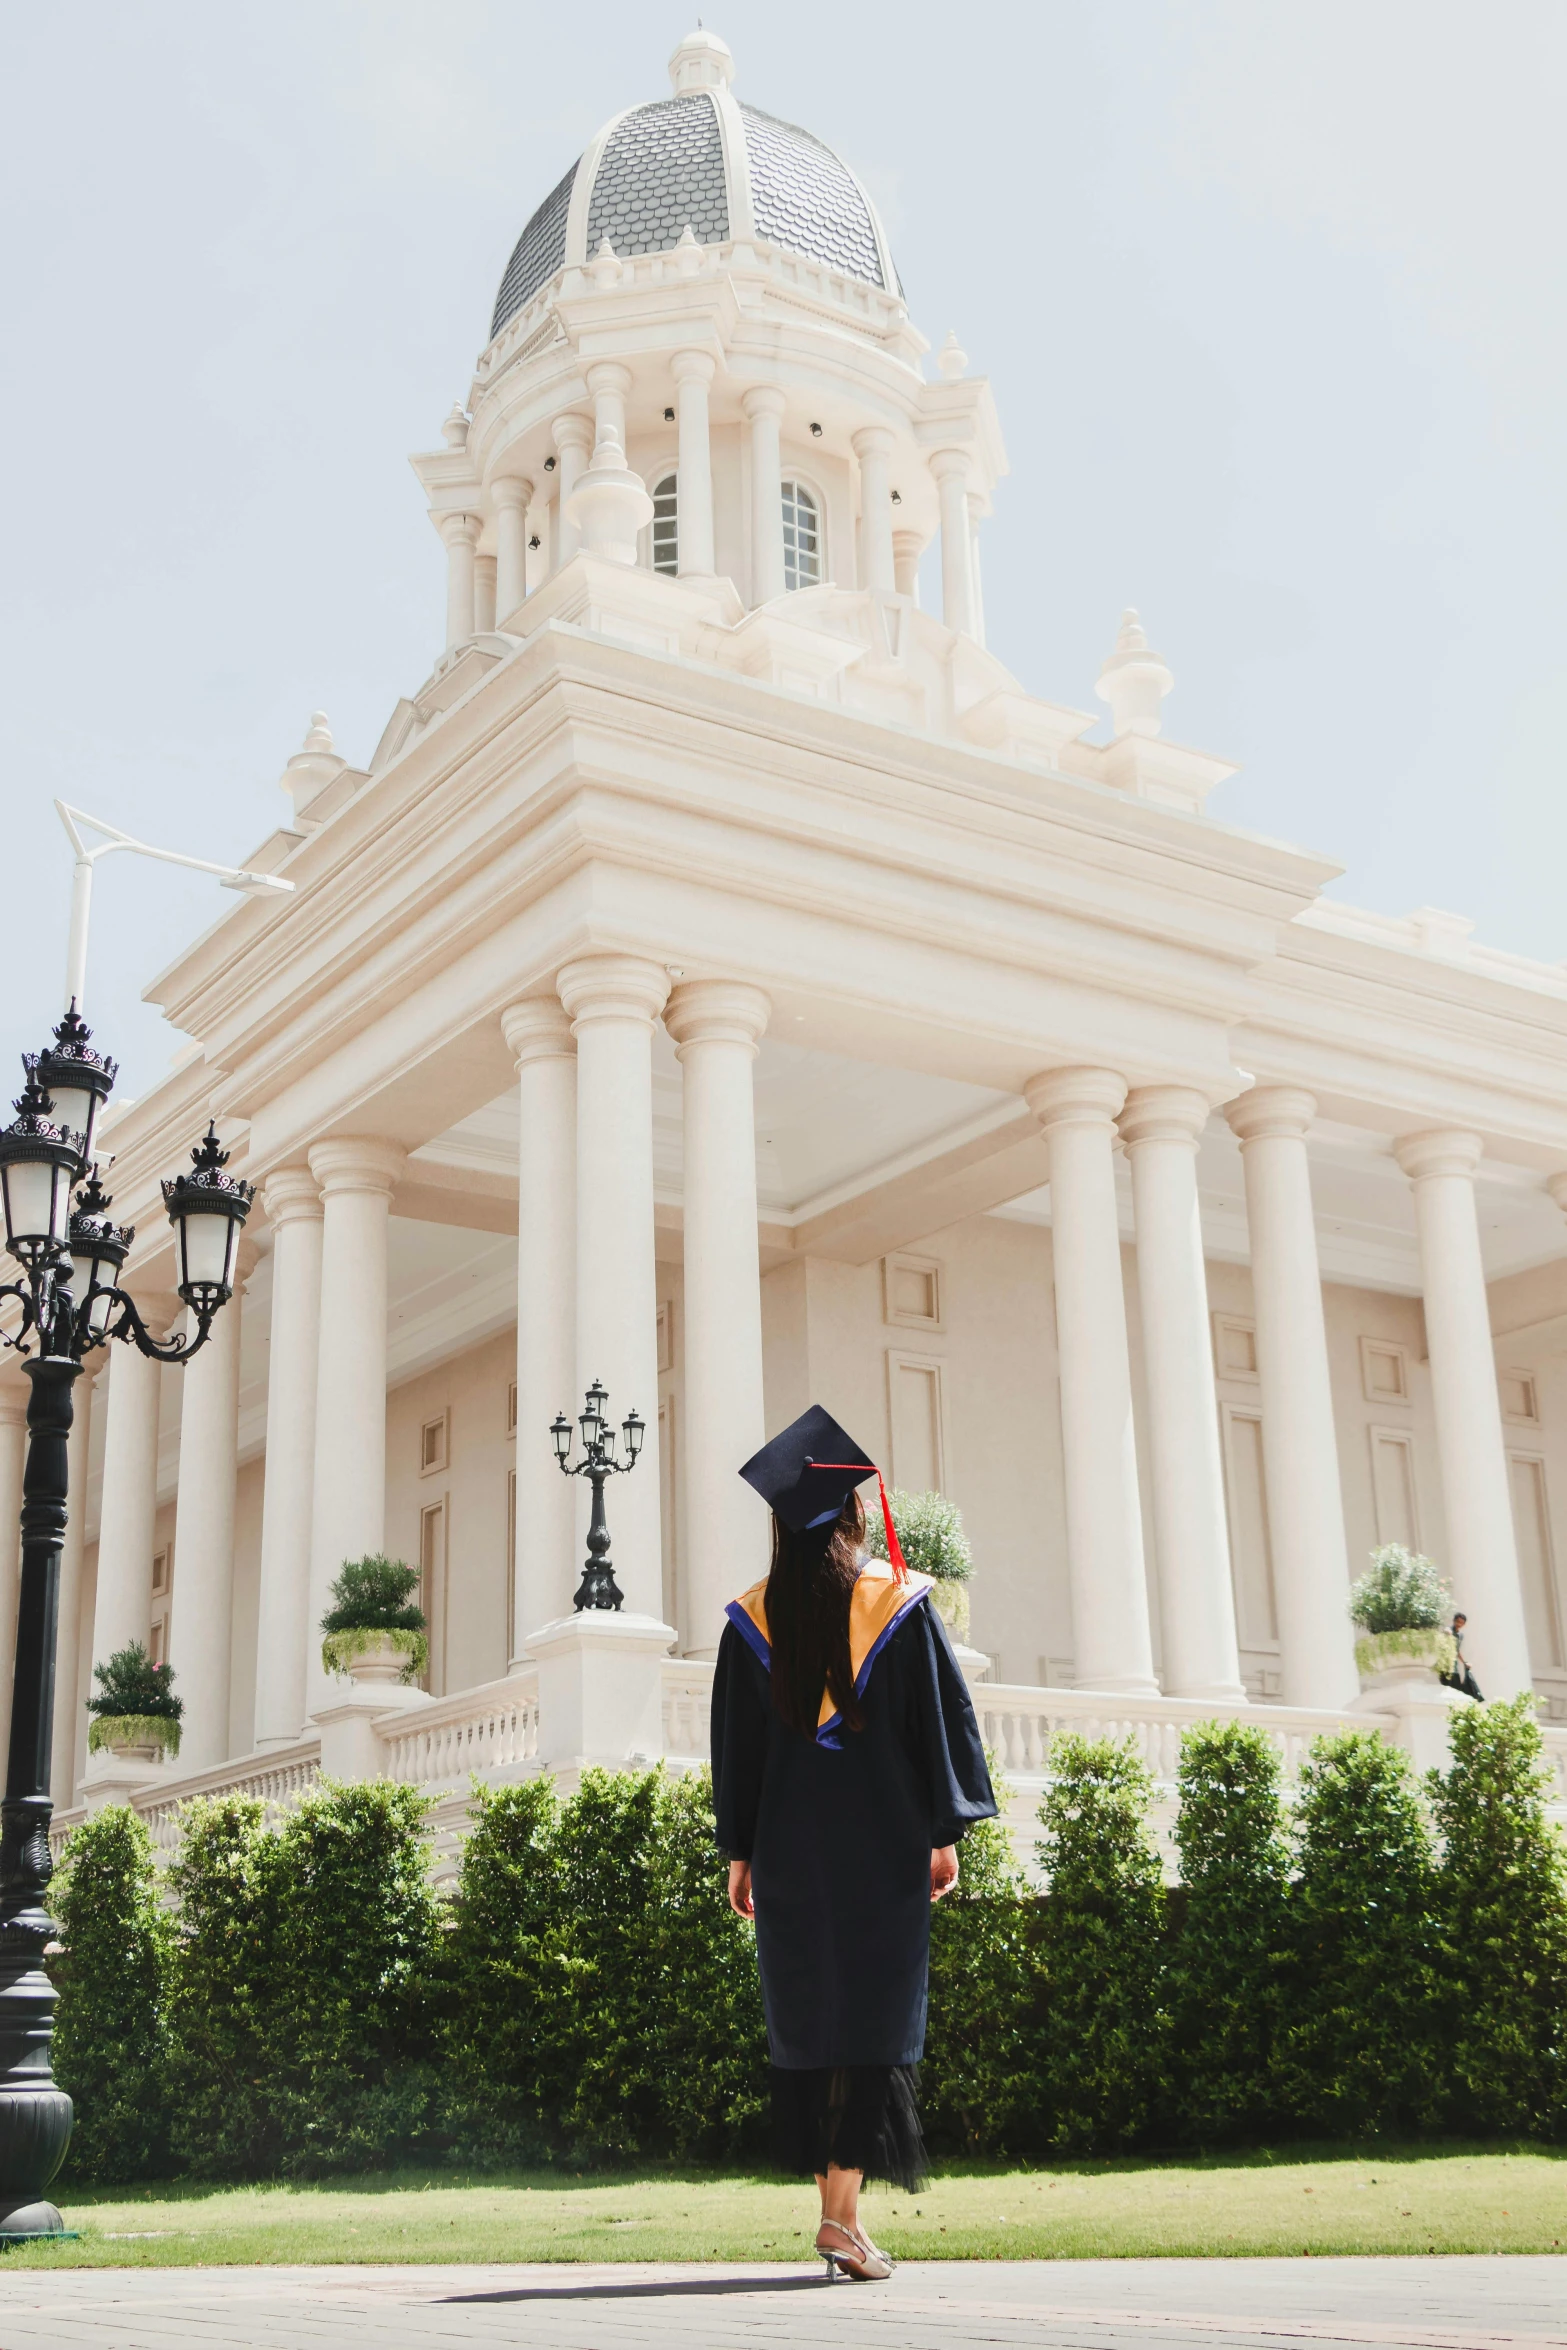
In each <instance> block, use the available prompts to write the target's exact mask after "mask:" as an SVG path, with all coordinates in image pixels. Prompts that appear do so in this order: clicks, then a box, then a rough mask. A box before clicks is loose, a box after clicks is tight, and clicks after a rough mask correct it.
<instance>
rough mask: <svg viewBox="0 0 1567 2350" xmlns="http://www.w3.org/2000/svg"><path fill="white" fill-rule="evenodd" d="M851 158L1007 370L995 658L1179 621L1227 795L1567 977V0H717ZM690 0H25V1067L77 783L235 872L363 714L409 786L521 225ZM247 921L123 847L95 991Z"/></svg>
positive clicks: (58, 911)
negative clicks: (1231, 770) (444, 484)
mask: <svg viewBox="0 0 1567 2350" xmlns="http://www.w3.org/2000/svg"><path fill="white" fill-rule="evenodd" d="M709 8H710V16H711V21H712V22H713V23H714V24H715V26H716V27H717V29H718V30H719V31H720V32H721V33H722V34H723V35H724V37H725V38H726V39H727V40H728V42H729V44H730V46H731V48H732V49H733V50H734V52H735V57H736V61H737V88H738V90H739V92H740V93H741V94H742V95H743V96H744V97H746V98H748V99H752V100H754V101H755V102H756V103H758V104H760V105H762V106H764V107H766V108H767V109H768V110H769V111H771V112H774V113H777V114H781V115H784V116H785V117H787V118H790V119H792V120H794V121H797V122H800V123H803V124H804V125H805V126H806V127H807V128H809V129H811V130H814V131H815V132H817V133H818V134H819V135H820V136H822V137H824V138H825V139H827V140H828V141H829V142H830V143H831V144H833V145H834V146H836V147H838V148H839V149H840V150H841V151H842V152H843V154H844V155H845V156H846V157H847V158H848V160H849V161H850V162H851V163H852V164H853V165H854V166H855V168H856V169H857V170H858V171H859V172H860V173H861V174H862V176H863V177H864V179H865V180H866V181H867V183H868V184H869V186H870V188H871V190H872V192H873V194H874V195H875V197H876V199H877V201H878V202H879V204H880V205H881V208H882V211H883V214H884V217H885V218H886V221H887V224H888V227H889V230H890V232H891V236H892V240H893V244H894V247H895V250H896V252H897V256H898V260H899V264H900V267H901V270H902V274H903V278H904V283H905V287H906V290H907V293H908V297H909V301H910V304H911V307H912V309H913V313H914V316H915V319H916V320H917V322H918V323H919V324H920V325H921V327H922V328H923V329H924V331H925V332H926V334H927V335H928V336H929V337H930V338H931V340H932V341H933V342H937V341H939V340H940V338H941V337H942V335H944V333H945V332H946V329H947V328H948V327H949V326H955V327H956V328H957V331H958V334H959V337H960V340H961V341H962V342H963V344H964V346H965V348H966V349H967V350H968V352H969V354H970V357H971V362H972V365H973V367H974V368H975V369H976V370H983V371H984V372H986V373H988V374H989V375H990V376H991V377H992V378H993V381H994V384H995V391H996V398H997V402H998V405H999V408H1000V413H1001V420H1002V426H1003V430H1004V432H1005V434H1006V438H1007V445H1008V450H1009V454H1010V458H1011V465H1012V472H1011V477H1010V478H1009V479H1008V480H1007V481H1005V482H1004V483H1003V484H1002V485H1001V491H1000V494H999V498H998V505H997V513H996V516H995V519H994V521H993V522H992V523H990V524H989V525H988V527H987V532H986V538H985V544H984V563H985V603H986V614H987V621H988V626H989V631H990V640H991V644H992V646H993V648H994V649H995V650H996V651H997V652H998V653H999V654H1000V655H1001V657H1002V658H1003V659H1004V660H1006V661H1007V662H1008V663H1009V664H1010V665H1011V666H1012V667H1013V668H1014V669H1015V670H1016V671H1017V673H1018V675H1019V676H1020V677H1021V678H1022V680H1023V681H1024V683H1025V684H1026V685H1027V686H1029V687H1030V688H1031V689H1032V690H1034V691H1036V692H1040V693H1043V694H1047V695H1049V696H1050V697H1052V698H1053V699H1057V700H1062V701H1071V702H1076V703H1078V704H1080V705H1081V706H1084V707H1097V705H1096V704H1094V702H1093V680H1094V676H1095V674H1096V671H1097V669H1098V666H1099V662H1100V660H1101V659H1102V657H1103V655H1104V654H1105V653H1106V651H1108V649H1109V646H1110V644H1111V641H1112V639H1113V636H1114V632H1115V622H1116V615H1117V613H1118V611H1119V608H1120V607H1121V606H1122V605H1123V604H1125V603H1136V604H1138V605H1139V606H1140V607H1141V609H1142V612H1143V615H1144V619H1145V621H1146V623H1147V626H1148V629H1149V633H1150V636H1151V638H1152V640H1153V642H1154V644H1155V645H1156V646H1157V648H1158V649H1159V650H1160V651H1161V652H1163V653H1164V655H1165V656H1166V658H1167V659H1168V660H1169V662H1170V664H1171V666H1172V668H1173V669H1174V671H1175V676H1176V690H1175V693H1174V694H1173V695H1172V696H1171V698H1170V700H1169V701H1168V702H1167V703H1166V705H1165V712H1166V722H1167V731H1168V732H1169V733H1170V734H1171V735H1173V736H1174V737H1176V738H1177V739H1178V740H1182V741H1186V742H1192V743H1196V744H1200V745H1202V746H1203V747H1204V748H1207V749H1210V750H1214V751H1217V752H1221V753H1223V754H1224V755H1226V756H1228V757H1231V758H1234V759H1237V760H1238V761H1240V762H1241V765H1242V772H1241V774H1240V775H1239V776H1237V777H1236V778H1235V780H1234V781H1233V782H1231V783H1230V784H1228V785H1226V786H1224V787H1223V788H1222V790H1221V791H1220V792H1219V793H1218V794H1217V795H1216V797H1215V799H1214V801H1213V802H1212V803H1211V806H1212V808H1213V810H1214V812H1215V813H1216V814H1218V815H1220V816H1222V817H1225V818H1227V819H1229V820H1232V821H1234V822H1236V823H1240V824H1244V825H1247V826H1250V827H1253V828H1255V829H1257V830H1259V831H1264V832H1269V833H1273V834H1277V835H1281V836H1283V837H1286V838H1289V839H1293V840H1297V841H1300V842H1302V843H1303V844H1306V845H1308V846H1310V847H1312V848H1315V849H1319V850H1322V851H1324V852H1326V853H1328V854H1330V855H1332V856H1334V857H1336V858H1337V859H1339V860H1340V861H1341V862H1342V863H1343V865H1344V866H1345V867H1346V873H1345V877H1344V879H1343V881H1342V882H1340V883H1339V884H1337V885H1336V890H1337V893H1338V894H1341V895H1343V896H1346V897H1349V898H1351V899H1353V900H1354V901H1356V902H1357V903H1360V904H1363V905H1370V906H1375V907H1378V908H1381V909H1383V910H1385V911H1387V912H1392V913H1405V912H1408V911H1409V910H1410V909H1412V908H1413V907H1415V906H1417V905H1421V904H1426V903H1431V904H1436V905H1441V906H1445V907H1450V908H1452V909H1454V910H1456V911H1459V912H1462V913H1465V914H1469V915H1472V916H1473V917H1475V919H1476V921H1477V923H1478V926H1479V935H1480V936H1481V937H1483V938H1484V939H1486V940H1488V941H1489V942H1491V943H1493V944H1495V945H1498V946H1506V947H1511V948H1514V949H1516V950H1518V951H1520V952H1523V953H1527V954H1532V955H1538V956H1541V957H1544V958H1547V959H1551V960H1556V959H1560V958H1563V957H1567V905H1564V885H1567V874H1564V863H1567V860H1564V856H1563V849H1564V846H1567V813H1564V807H1563V801H1564V787H1567V771H1564V770H1567V761H1564V757H1563V752H1562V748H1561V740H1562V715H1563V713H1564V711H1567V580H1564V566H1563V547H1564V544H1567V403H1564V399H1563V382H1562V375H1563V365H1562V362H1563V348H1564V332H1563V292H1562V288H1563V271H1562V243H1563V223H1564V221H1567V201H1564V198H1567V187H1564V184H1563V183H1564V181H1567V163H1564V151H1567V150H1564V141H1563V138H1562V132H1561V123H1562V119H1563V101H1564V97H1567V10H1564V9H1563V7H1562V6H1561V5H1560V0H1554V4H1549V0H1547V4H1538V5H1537V4H1533V0H1487V4H1486V5H1485V6H1481V5H1479V0H1470V5H1468V6H1457V5H1454V4H1453V0H1435V4H1433V0H1419V4H1418V5H1417V4H1415V0H1355V4H1354V5H1349V4H1348V0H1293V4H1292V5H1288V4H1283V0H1192V4H1190V5H1185V6H1177V5H1166V4H1162V0H1116V5H1114V6H1111V5H1107V4H1104V0H1100V4H1098V5H1093V4H1091V5H1088V6H1085V5H1083V0H1072V4H1071V5H1066V4H1065V0H1043V4H1041V0H1033V4H1031V5H1028V6H1017V7H1005V6H1000V5H988V4H986V0H967V5H965V6H964V7H963V8H961V9H957V8H953V7H952V6H950V5H942V6H934V5H928V4H922V0H905V4H904V5H903V6H902V7H900V8H898V9H896V10H893V9H890V8H888V7H886V6H881V7H876V8H869V7H864V6H856V5H852V4H851V5H848V6H845V5H844V4H843V0H834V4H833V5H824V4H823V0H791V5H790V6H789V7H787V8H780V7H776V6H773V7H762V6H760V5H757V4H756V0H709ZM687 29H688V18H687V15H686V11H685V8H684V7H683V6H678V5H672V6H670V7H668V8H658V7H651V6H649V5H647V0H640V4H639V5H635V6H631V5H627V4H626V0H598V4H597V5H596V6H595V7H594V8H593V9H592V10H591V11H582V10H569V11H568V10H562V9H560V8H558V7H549V8H545V7H540V6H536V5H530V4H528V0H509V4H502V0H466V4H465V0H439V4H436V0H407V4H401V0H375V4H367V0H360V4H355V0H307V4H301V0H267V5H266V6H265V7H263V8H259V9H248V10H240V9H237V8H214V7H213V6H211V5H210V0H204V4H203V5H200V6H196V5H188V4H186V0H156V4H152V0H140V4H139V5H137V4H135V0H133V4H132V5H131V6H128V7H127V6H126V5H124V0H115V4H114V5H109V4H108V0H75V5H73V6H71V7H69V8H63V7H56V8H46V9H38V8H36V7H34V6H32V5H27V6H23V5H20V4H19V0H0V31H3V35H4V51H3V55H4V59H5V77H4V95H3V105H4V118H3V137H0V175H3V196H0V221H3V227H0V234H3V236H4V239H5V248H4V254H3V262H4V284H5V293H6V300H5V318H6V335H7V364H6V366H5V369H4V381H3V398H4V402H5V416H4V426H5V440H6V445H7V447H8V448H9V449H10V451H11V456H10V461H9V467H8V474H9V480H10V484H11V487H10V493H9V499H8V517H7V519H8V526H9V527H8V530H7V547H6V561H5V564H4V578H3V596H4V613H3V623H0V646H3V662H4V710H5V719H6V729H5V732H6V764H5V770H4V773H5V815H6V819H7V822H6V826H5V831H4V836H3V837H4V842H5V848H6V859H7V868H8V871H7V876H6V877H7V880H8V882H9V885H10V892H9V897H8V902H7V911H8V916H9V922H8V935H7V947H6V958H5V965H4V990H3V995H0V1053H3V1055H4V1059H3V1061H0V1068H3V1069H6V1070H8V1069H10V1068H12V1067H14V1059H13V1057H12V1056H13V1054H14V1051H15V1050H17V1049H20V1047H21V1045H22V1044H24V1043H27V1042H32V1041H35V1040H37V1038H38V1037H39V1036H40V1035H41V1033H42V1031H43V1028H44V1026H45V1024H46V1021H47V1020H48V1019H50V1018H52V1017H53V1015H54V1010H55V1002H56V996H57V993H58V988H59V984H60V972H61V967H62V962H63V952H64V930H65V913H66V901H67V891H68V880H69V860H68V852H67V850H66V847H65V843H64V840H63V837H62V836H61V835H60V834H59V832H58V829H57V825H56V820H55V817H54V814H53V811H52V809H51V807H50V801H51V799H52V797H53V796H55V795H56V794H58V795H60V796H62V797H64V798H66V799H71V800H75V801H77V802H78V803H80V804H82V805H85V806H86V807H88V808H90V809H92V810H94V811H95V812H97V813H99V814H102V815H105V816H107V817H109V818H111V819H112V820H115V821H117V822H120V823H122V824H124V825H126V826H128V827H130V828H132V829H140V830H142V831H144V832H145V833H147V834H148V835H150V836H151V837H153V838H155V839H157V840H160V841H162V842H164V843H165V844H167V845H169V846H175V847H184V848H187V849H189V850H191V851H192V852H193V853H196V854H206V855H210V856H214V857H219V858H234V859H236V860H237V859H239V858H241V857H242V856H243V855H244V854H245V853H246V852H247V851H248V850H249V849H251V848H252V847H254V845H255V844H256V843H257V842H258V841H259V840H260V839H261V838H262V837H263V836H264V835H265V834H266V833H267V832H268V831H270V830H271V829H272V827H273V825H274V824H275V823H276V822H277V821H278V819H279V817H280V816H281V814H282V813H283V809H284V805H285V803H284V802H283V799H282V797H281V795H280V794H279V792H278V791H277V789H276V782H275V779H276V777H277V775H278V773H279V772H280V770H281V768H282V766H283V763H284V761H285V759H286V758H287V757H288V755H289V753H290V752H291V751H293V750H294V749H296V748H297V747H298V745H299V742H300V739H301V737H302V734H303V731H304V728H305V725H306V723H307V719H308V714H309V712H310V710H311V709H312V708H314V707H318V706H319V707H324V708H325V709H326V710H327V711H328V712H329V714H330V716H331V719H332V723H333V726H334V728H335V730H336V733H337V737H338V742H339V745H340V747H341V748H342V749H343V750H344V751H345V752H346V753H347V754H348V756H349V757H350V758H352V759H354V760H356V761H361V762H362V761H363V760H365V759H367V758H368V756H369V753H370V751H371V749H372V748H373V746H374V744H375V741H376V739H377V736H378V735H379V733H380V731H381V728H382V725H383V723H384V721H385V719H386V717H387V714H388V713H389V711H390V709H391V706H392V704H393V702H394V701H395V700H396V698H397V696H398V695H399V694H400V693H403V692H406V691H409V690H411V689H412V688H414V687H415V686H417V684H418V683H419V682H420V680H421V679H422V678H423V677H424V676H425V675H426V674H427V672H428V670H429V667H430V663H431V660H432V658H433V656H434V654H435V652H436V651H437V649H438V646H439V642H440V635H441V628H442V619H443V609H444V592H443V577H444V572H443V562H444V559H443V556H442V553H441V549H440V545H439V542H438V541H437V539H436V537H435V534H434V533H433V531H432V530H431V528H430V525H429V523H428V520H427V519H426V517H425V513H424V509H423V502H422V499H421V496H420V493H419V489H418V486H417V484H416V482H415V481H414V478H413V476H412V474H411V473H410V472H409V470H408V466H407V463H406V458H407V453H408V452H409V451H410V450H413V449H422V448H429V447H430V446H432V445H439V437H440V436H439V426H440V421H441V418H442V416H443V415H444V414H445V413H446V411H447V409H448V408H449V407H450V406H451V403H452V401H453V399H454V398H455V397H458V396H460V395H463V394H464V393H465V392H466V390H467V386H468V383H469V380H470V376H471V371H472V365H473V361H474V359H475V357H476V355H477V353H478V351H479V349H480V347H481V345H482V341H483V337H484V333H485V329H486V327H487V324H488V320H489V315H490V306H491V303H492V300H493V298H494V292H495V287H496V284H497V282H498V280H499V277H500V274H501V271H502V269H503V267H504V265H505V261H506V258H507V255H508V253H509V252H510V250H511V246H512V244H513V242H514V240H515V238H516V235H517V233H518V231H519V229H520V228H521V226H522V223H523V221H524V220H525V218H526V217H527V215H528V213H529V212H530V211H531V210H532V209H533V207H534V205H535V204H536V203H537V202H538V201H539V199H540V198H541V197H542V196H543V195H544V194H545V193H546V191H547V190H548V189H549V188H551V187H552V186H553V185H554V183H555V181H556V180H557V179H558V178H559V177H560V174H561V173H562V171H563V170H564V169H565V167H566V166H567V164H569V163H570V161H571V160H572V158H573V157H574V156H575V155H576V154H577V153H578V152H579V150H580V149H581V147H582V146H583V145H584V143H585V142H586V140H587V139H588V138H589V137H590V136H591V134H592V133H593V131H594V130H595V129H596V128H597V127H598V125H599V124H600V123H601V122H602V121H603V120H604V118H605V117H606V116H607V115H609V114H610V113H611V112H613V111H614V110H616V109H618V108H620V107H622V106H625V105H628V104H632V103H635V102H636V101H638V100H642V99H647V98H654V97H659V96H662V95H664V94H665V92H666V91H667V89H668V82H667V78H666V74H665V61H666V59H667V56H668V53H669V51H670V49H671V48H672V47H673V45H674V43H675V41H676V39H677V38H678V37H679V36H680V34H681V33H683V32H685V31H686V30H687ZM228 903H229V901H228V899H227V898H226V897H224V896H223V895H222V893H220V892H219V891H218V890H217V889H216V886H215V885H214V884H210V883H202V882H197V881H193V880H187V879H184V878H181V877H176V876H174V875H171V874H169V873H168V872H167V871H166V870H162V869H159V868H157V867H153V866H148V865H146V864H144V863H141V862H139V861H135V860H131V859H124V858H117V859H114V860H111V861H110V862H109V864H108V865H107V866H106V867H105V868H103V869H102V870H101V874H100V880H99V892H98V906H97V911H96V917H95V925H94V937H93V962H92V971H91V977H90V1003H89V1012H90V1015H91V1016H93V1018H94V1020H95V1024H96V1025H98V1026H99V1028H100V1030H101V1032H102V1033H103V1034H104V1036H105V1039H106V1041H111V1042H112V1043H113V1045H114V1046H115V1047H116V1048H117V1049H119V1051H120V1052H121V1055H122V1058H123V1060H124V1063H125V1074H126V1084H127V1089H132V1088H136V1087H140V1086H142V1085H145V1084H146V1082H147V1081H148V1080H149V1079H150V1078H151V1077H153V1076H154V1075H156V1073H157V1072H158V1070H159V1069H160V1068H161V1067H162V1066H163V1064H164V1062H165V1061H166V1059H167V1057H168V1052H169V1049H170V1046H171V1044H172V1043H173V1042H174V1041H175V1040H173V1039H172V1038H171V1037H170V1035H169V1032H168V1031H167V1030H166V1029H165V1028H164V1027H163V1025H162V1023H161V1020H160V1018H159V1016H158V1015H156V1014H154V1013H152V1012H151V1011H150V1010H149V1009H147V1008H146V1007H144V1006H142V1005H140V1004H139V1002H138V1001H137V998H138V996H139V991H140V989H141V987H142V985H143V984H144V983H145V981H146V980H147V978H148V977H149V976H150V975H151V973H152V972H153V971H155V970H156V969H157V968H158V967H159V966H160V965H161V964H162V963H163V962H164V961H165V960H166V959H167V958H168V956H169V955H170V954H171V953H172V952H173V951H174V949H175V948H176V947H177V946H178V945H179V943H180V942H181V941H182V940H183V939H184V938H185V937H187V936H190V935H194V933H195V932H196V931H198V930H199V929H201V928H203V927H204V926H205V925H206V923H207V922H209V921H210V920H211V919H212V918H213V917H214V916H215V915H216V914H218V913H220V912H222V911H223V910H224V909H225V908H226V907H227V905H228Z"/></svg>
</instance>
